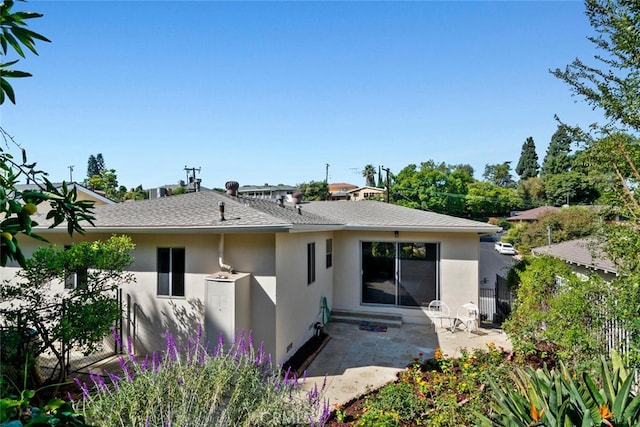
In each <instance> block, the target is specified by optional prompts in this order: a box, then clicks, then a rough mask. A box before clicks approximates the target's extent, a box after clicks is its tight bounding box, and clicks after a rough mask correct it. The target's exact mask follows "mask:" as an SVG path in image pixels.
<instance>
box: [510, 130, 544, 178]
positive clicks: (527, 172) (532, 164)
mask: <svg viewBox="0 0 640 427" xmlns="http://www.w3.org/2000/svg"><path fill="white" fill-rule="evenodd" d="M539 170H540V164H539V163H538V153H536V144H535V142H533V138H532V137H528V138H527V139H526V140H525V141H524V144H522V151H521V152H520V160H518V165H517V166H516V173H517V174H518V175H519V176H520V179H521V180H525V179H529V178H535V177H536V176H538V171H539Z"/></svg>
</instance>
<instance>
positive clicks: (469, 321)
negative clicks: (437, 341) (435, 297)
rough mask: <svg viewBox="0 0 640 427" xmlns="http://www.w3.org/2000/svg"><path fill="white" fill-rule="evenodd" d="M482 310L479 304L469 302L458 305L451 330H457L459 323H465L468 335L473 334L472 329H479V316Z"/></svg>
mask: <svg viewBox="0 0 640 427" xmlns="http://www.w3.org/2000/svg"><path fill="white" fill-rule="evenodd" d="M479 314H480V310H479V309H478V306H477V305H475V304H473V303H471V302H468V303H466V304H462V305H461V306H460V307H458V310H457V311H456V317H455V318H454V319H453V324H452V325H451V332H455V331H456V328H457V327H458V325H463V326H464V327H465V329H466V330H467V336H469V337H470V336H471V331H472V330H476V329H478V316H479Z"/></svg>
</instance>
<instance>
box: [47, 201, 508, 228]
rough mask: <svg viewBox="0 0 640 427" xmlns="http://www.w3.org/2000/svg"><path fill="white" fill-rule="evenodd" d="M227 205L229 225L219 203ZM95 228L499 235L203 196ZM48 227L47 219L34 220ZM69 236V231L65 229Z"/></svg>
mask: <svg viewBox="0 0 640 427" xmlns="http://www.w3.org/2000/svg"><path fill="white" fill-rule="evenodd" d="M220 202H223V203H224V205H225V206H224V220H221V219H220V213H219V203H220ZM94 216H95V221H94V223H95V228H93V227H91V226H87V227H85V228H86V229H87V231H90V230H94V231H103V232H125V231H127V232H130V231H135V232H144V231H149V232H151V231H188V230H200V231H202V230H212V231H215V230H217V231H224V230H229V231H231V230H235V231H258V230H263V231H267V230H270V231H286V230H298V231H302V230H313V229H330V230H337V229H345V228H348V229H356V228H367V229H378V230H381V229H394V230H399V229H402V230H407V229H411V230H416V231H436V230H437V231H450V232H478V233H495V232H496V231H498V230H499V228H498V227H494V226H491V225H488V224H485V223H481V222H476V221H471V220H467V219H461V218H455V217H451V216H447V215H441V214H436V213H433V212H425V211H419V210H415V209H410V208H405V207H401V206H396V205H389V204H386V203H382V202H374V201H362V202H311V203H303V204H302V205H300V207H299V208H297V207H296V206H295V205H292V204H289V203H284V204H283V205H279V204H278V203H276V202H274V201H272V200H264V199H254V198H250V197H232V196H228V195H226V194H223V193H219V192H215V191H200V192H197V193H187V194H181V195H175V196H170V197H163V198H159V199H151V200H141V201H130V202H123V203H117V204H113V205H105V206H96V207H95V208H94ZM34 219H35V220H36V221H37V222H38V223H39V224H40V227H43V226H47V225H48V221H46V220H45V219H44V215H39V216H38V217H36V218H34ZM60 229H61V230H64V227H61V228H60Z"/></svg>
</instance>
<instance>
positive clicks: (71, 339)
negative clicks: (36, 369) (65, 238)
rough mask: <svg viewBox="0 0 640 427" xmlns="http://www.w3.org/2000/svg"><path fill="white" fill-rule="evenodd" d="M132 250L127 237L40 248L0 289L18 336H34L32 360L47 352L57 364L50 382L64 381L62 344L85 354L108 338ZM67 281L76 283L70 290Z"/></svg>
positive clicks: (117, 313)
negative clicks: (54, 358) (115, 292)
mask: <svg viewBox="0 0 640 427" xmlns="http://www.w3.org/2000/svg"><path fill="white" fill-rule="evenodd" d="M133 249H134V245H133V243H131V239H130V238H129V237H126V236H113V237H111V238H110V239H108V240H106V241H100V240H97V241H93V242H83V243H77V244H74V245H71V246H69V247H67V248H63V247H58V246H45V247H41V248H40V249H38V250H37V251H35V252H34V253H33V256H32V257H31V258H30V259H29V260H28V261H27V262H26V265H25V266H24V268H23V269H21V270H19V271H18V273H17V274H16V279H17V280H8V281H5V282H4V283H3V284H2V286H1V287H0V300H2V301H11V303H10V304H9V306H8V307H5V308H4V309H3V314H4V315H5V317H6V319H7V320H8V323H9V324H11V325H13V326H14V327H15V328H16V329H17V330H19V331H21V332H25V331H27V330H29V329H33V330H35V332H36V333H37V335H36V338H37V343H38V344H37V345H36V347H35V348H34V349H33V356H34V357H37V355H38V354H41V353H42V352H44V351H49V352H51V354H53V355H55V357H56V359H57V360H58V363H59V364H58V370H56V371H55V373H52V377H51V379H53V380H56V381H59V380H63V379H64V375H65V366H64V360H65V359H64V354H63V353H62V352H61V350H60V346H59V343H60V342H64V343H66V345H67V346H68V348H74V349H75V350H80V351H84V352H85V353H87V354H88V353H90V352H92V351H93V350H95V349H96V348H97V347H98V346H99V344H100V341H101V339H102V338H103V337H105V336H106V335H108V334H109V333H110V329H109V328H110V327H112V326H113V325H114V322H115V321H116V319H118V318H119V316H120V315H121V313H120V307H119V303H118V301H117V300H116V298H115V294H114V291H115V290H116V289H117V288H118V286H120V285H122V284H124V283H129V282H132V281H133V280H134V278H133V275H132V274H131V273H127V272H125V269H126V268H127V267H128V266H129V265H130V264H131V263H132V262H133V258H132V256H131V255H130V251H132V250H133ZM69 280H71V282H72V283H75V287H74V288H73V289H65V288H64V286H63V285H64V284H65V281H69ZM56 374H57V376H56Z"/></svg>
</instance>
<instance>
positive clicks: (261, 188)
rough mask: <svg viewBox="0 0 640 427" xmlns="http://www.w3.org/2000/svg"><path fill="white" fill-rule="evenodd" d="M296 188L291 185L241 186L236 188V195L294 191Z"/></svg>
mask: <svg viewBox="0 0 640 427" xmlns="http://www.w3.org/2000/svg"><path fill="white" fill-rule="evenodd" d="M297 189H298V187H293V186H291V185H269V184H265V185H243V186H242V187H240V188H238V193H246V192H249V191H296V190H297Z"/></svg>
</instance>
